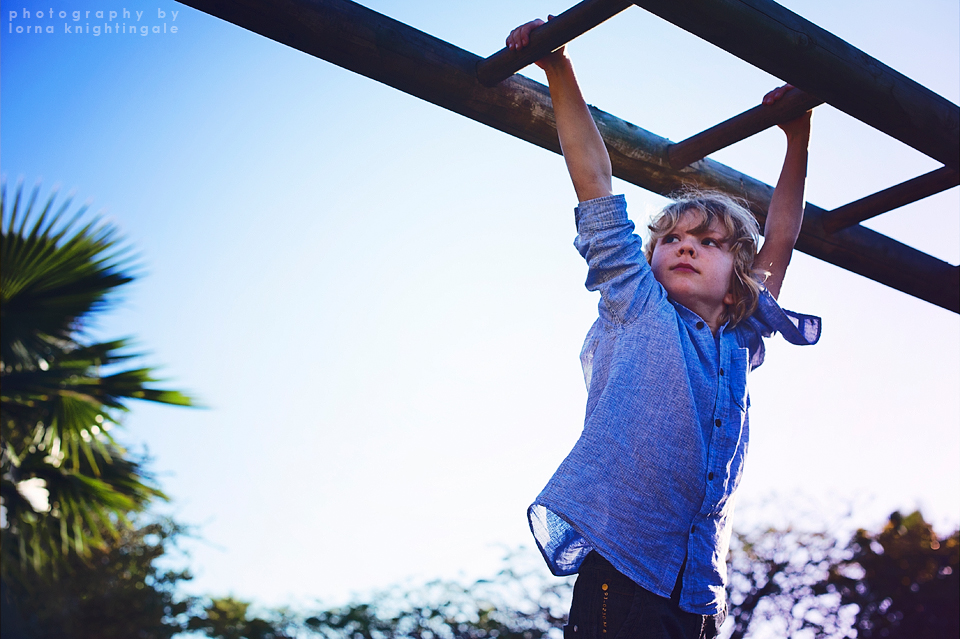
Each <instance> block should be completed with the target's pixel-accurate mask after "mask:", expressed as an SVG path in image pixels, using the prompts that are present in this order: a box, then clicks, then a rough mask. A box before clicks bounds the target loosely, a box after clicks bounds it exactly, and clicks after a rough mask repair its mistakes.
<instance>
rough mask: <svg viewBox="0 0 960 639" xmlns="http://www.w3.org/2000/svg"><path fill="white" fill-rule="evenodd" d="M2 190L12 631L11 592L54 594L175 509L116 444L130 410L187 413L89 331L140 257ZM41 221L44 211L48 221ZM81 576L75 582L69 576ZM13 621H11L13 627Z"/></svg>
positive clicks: (0, 350) (116, 347) (4, 568)
mask: <svg viewBox="0 0 960 639" xmlns="http://www.w3.org/2000/svg"><path fill="white" fill-rule="evenodd" d="M38 193H39V186H37V187H36V188H34V190H33V192H32V193H31V195H30V197H29V200H28V201H27V202H26V205H25V206H24V205H23V200H22V195H23V190H22V187H21V186H18V187H17V191H16V195H15V196H14V199H13V202H12V203H11V202H9V201H8V200H7V197H6V185H5V184H4V185H2V186H0V213H2V219H0V233H2V237H0V581H2V583H3V593H4V596H3V598H2V604H3V617H4V620H5V621H4V627H5V629H7V628H8V627H9V626H11V625H16V622H17V620H18V617H19V614H18V612H17V610H16V608H12V607H11V604H12V602H15V601H16V600H17V598H16V597H15V596H13V594H12V593H13V591H15V590H19V591H21V592H23V591H24V589H30V588H39V587H41V586H42V585H47V586H49V585H50V584H51V583H52V582H51V581H50V580H53V579H56V578H57V577H63V578H64V579H69V576H63V575H61V573H62V572H63V571H64V570H65V569H67V570H71V571H75V570H77V564H76V561H74V560H75V559H77V558H80V559H84V560H90V559H91V558H92V556H93V555H92V553H93V551H94V550H98V552H100V553H102V552H109V551H110V550H111V549H112V548H115V547H116V544H118V543H119V544H121V545H122V544H123V543H124V542H123V535H124V534H125V532H126V531H128V530H129V529H130V526H131V524H130V519H129V517H130V515H131V514H135V513H138V512H141V511H143V510H144V509H145V508H146V506H147V504H148V503H149V502H150V501H151V500H152V499H154V498H164V496H163V494H162V493H161V492H160V490H159V488H158V487H157V486H156V485H155V484H154V482H153V481H152V479H151V478H150V477H149V476H148V475H147V474H146V472H145V471H144V470H143V468H142V464H141V462H140V461H138V460H135V459H132V458H131V457H130V456H129V455H128V454H127V452H126V451H125V450H124V449H123V448H122V447H121V446H120V445H119V444H118V443H117V442H116V440H114V438H113V437H112V435H111V434H110V430H111V428H112V427H113V426H114V425H117V424H119V419H120V416H121V415H122V414H123V412H124V411H126V410H127V402H128V401H129V400H131V399H141V400H146V401H154V402H162V403H166V404H175V405H181V406H188V405H190V404H191V400H190V399H189V398H187V397H186V396H184V395H182V394H181V393H179V392H176V391H166V390H159V389H156V388H153V387H152V386H151V384H152V383H154V382H156V381H157V380H156V379H154V377H153V372H152V370H151V369H149V368H126V367H125V366H124V364H128V363H129V361H130V360H131V359H134V358H136V357H137V355H136V354H134V353H130V352H128V351H127V346H128V344H127V341H126V340H113V341H107V342H97V341H95V340H91V339H89V337H88V335H87V329H88V328H89V327H90V326H91V324H92V322H93V321H94V319H95V317H96V315H97V314H98V313H100V312H102V311H103V310H105V309H106V308H108V306H109V303H110V300H111V294H112V293H113V292H114V291H115V290H116V289H117V288H118V287H121V286H123V285H124V284H127V283H129V282H130V281H132V280H133V276H132V275H131V274H130V272H129V271H130V269H131V268H132V265H131V259H130V257H129V251H128V249H127V248H126V247H124V246H122V245H121V244H120V242H119V240H118V237H117V232H116V229H115V228H114V227H112V226H111V225H109V224H106V223H102V222H100V221H98V220H96V219H94V220H92V221H88V222H85V223H82V225H81V219H82V218H83V217H84V214H85V213H86V207H82V208H80V210H79V211H77V212H76V213H75V214H73V215H72V216H71V217H70V219H68V220H65V217H64V216H65V214H66V212H67V210H68V209H69V208H70V200H69V199H68V200H67V201H66V202H65V203H64V204H63V205H62V206H61V207H60V208H59V210H57V211H56V212H55V213H54V212H52V210H53V205H54V200H55V199H56V193H53V194H51V196H50V197H49V199H48V200H47V202H46V203H45V204H44V205H43V206H42V207H37V206H36V205H37V196H38ZM38 208H39V211H38V210H37V209H38ZM71 574H72V573H71ZM8 618H9V619H12V620H13V621H7V619H8ZM8 632H10V630H8Z"/></svg>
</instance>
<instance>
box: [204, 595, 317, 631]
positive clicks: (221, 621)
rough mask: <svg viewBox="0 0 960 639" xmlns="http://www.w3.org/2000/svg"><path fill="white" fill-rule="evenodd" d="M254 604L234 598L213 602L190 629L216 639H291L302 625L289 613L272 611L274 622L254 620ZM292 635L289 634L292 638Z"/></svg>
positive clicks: (271, 616) (206, 606)
mask: <svg viewBox="0 0 960 639" xmlns="http://www.w3.org/2000/svg"><path fill="white" fill-rule="evenodd" d="M249 610H250V604H249V603H247V602H245V601H240V600H239V599H234V598H233V597H224V598H221V599H212V600H210V601H209V603H207V605H205V606H203V609H202V610H201V611H199V612H198V613H196V614H195V615H194V616H193V617H191V619H190V621H189V623H188V625H187V628H188V629H190V630H199V631H202V632H203V633H204V634H205V635H207V636H208V637H214V638H215V639H290V638H291V637H294V636H296V635H295V634H293V633H295V632H296V628H297V627H298V624H297V623H296V620H295V619H294V618H293V616H292V615H290V614H289V613H287V612H286V611H285V610H276V611H271V614H269V615H268V616H269V617H270V619H263V618H261V617H253V618H250V612H249ZM288 633H289V634H288Z"/></svg>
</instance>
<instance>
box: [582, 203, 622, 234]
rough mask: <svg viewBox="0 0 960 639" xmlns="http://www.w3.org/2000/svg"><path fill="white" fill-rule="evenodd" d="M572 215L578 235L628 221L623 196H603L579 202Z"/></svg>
mask: <svg viewBox="0 0 960 639" xmlns="http://www.w3.org/2000/svg"><path fill="white" fill-rule="evenodd" d="M573 213H574V216H575V218H576V221H577V232H578V233H582V232H583V231H597V230H600V229H604V228H607V227H611V226H619V225H621V224H623V223H624V222H626V221H628V219H627V199H626V197H624V196H623V195H605V196H603V197H598V198H596V199H593V200H587V201H586V202H580V204H579V205H578V206H577V207H576V208H575V209H573Z"/></svg>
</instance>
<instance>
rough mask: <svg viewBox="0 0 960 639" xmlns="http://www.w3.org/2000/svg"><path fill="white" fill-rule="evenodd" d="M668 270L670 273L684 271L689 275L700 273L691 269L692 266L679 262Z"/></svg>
mask: <svg viewBox="0 0 960 639" xmlns="http://www.w3.org/2000/svg"><path fill="white" fill-rule="evenodd" d="M670 270H671V271H686V272H689V273H699V272H700V271H698V270H697V269H695V268H693V265H691V264H687V263H686V262H680V263H679V264H676V265H674V266H672V267H670Z"/></svg>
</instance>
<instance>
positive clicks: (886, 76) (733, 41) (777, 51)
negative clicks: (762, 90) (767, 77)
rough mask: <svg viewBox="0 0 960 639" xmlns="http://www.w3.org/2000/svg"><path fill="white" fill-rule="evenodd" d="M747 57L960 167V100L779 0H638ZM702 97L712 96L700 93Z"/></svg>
mask: <svg viewBox="0 0 960 639" xmlns="http://www.w3.org/2000/svg"><path fill="white" fill-rule="evenodd" d="M636 4H637V5H638V6H641V7H643V8H644V9H646V10H647V11H650V12H652V13H654V14H656V15H658V16H660V17H661V18H663V19H664V20H667V21H668V22H672V23H673V24H675V25H677V26H678V27H680V28H681V29H685V30H686V31H689V32H690V33H693V34H695V35H697V36H699V37H701V38H703V39H704V40H706V41H708V42H711V43H713V44H715V45H717V46H718V47H720V48H721V49H725V50H726V51H728V52H730V53H732V54H733V55H735V56H737V57H738V58H740V59H741V60H744V61H745V62H748V63H750V64H752V65H754V66H756V67H757V68H758V69H762V70H764V71H766V72H767V73H769V74H771V75H772V76H774V77H777V78H781V79H783V80H784V81H785V82H789V83H790V84H792V85H793V86H795V87H803V89H804V90H805V91H809V92H810V93H812V94H814V95H816V96H818V97H820V98H822V99H823V100H824V101H825V102H826V103H827V104H829V105H831V106H833V107H836V108H837V109H839V110H841V111H843V112H844V113H846V114H848V115H851V116H853V117H855V118H857V119H858V120H860V121H862V122H864V123H866V124H869V125H870V126H872V127H875V128H877V129H879V130H880V131H883V132H884V133H886V134H887V135H889V136H891V137H894V138H896V139H898V140H900V141H901V142H903V143H905V144H909V145H910V146H912V147H913V148H915V149H917V150H918V151H920V152H921V153H925V154H926V155H929V156H930V157H932V158H933V159H935V160H937V161H938V162H940V163H941V164H943V165H945V166H949V167H951V168H953V169H960V107H958V106H957V105H956V104H953V103H952V102H950V101H949V100H947V99H946V98H944V97H943V96H940V95H937V94H936V93H934V92H933V91H931V90H930V89H928V88H926V87H924V86H921V85H920V84H918V83H917V82H915V81H913V80H911V79H910V78H908V77H906V76H904V75H903V74H901V73H898V72H897V71H895V70H893V69H891V68H890V67H888V66H886V65H885V64H883V63H882V62H880V61H879V60H877V59H875V58H871V57H870V56H868V55H867V54H866V53H864V52H863V51H860V50H859V49H857V48H856V47H854V46H852V45H851V44H849V43H848V42H844V41H843V40H841V39H840V38H838V37H837V36H835V35H833V34H832V33H830V32H828V31H825V30H824V29H821V28H820V27H818V26H817V25H815V24H813V23H811V22H810V21H809V20H806V19H804V18H802V17H800V16H798V15H797V14H795V13H793V12H792V11H790V10H789V9H787V8H786V7H783V6H781V5H779V4H777V2H775V0H636ZM697 98H698V100H699V101H700V102H701V103H703V102H704V101H705V100H707V99H709V97H704V96H697Z"/></svg>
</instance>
